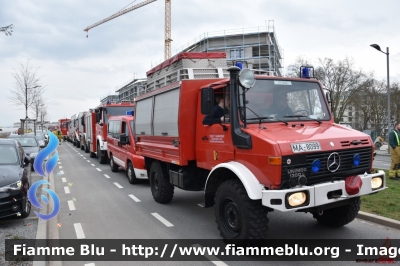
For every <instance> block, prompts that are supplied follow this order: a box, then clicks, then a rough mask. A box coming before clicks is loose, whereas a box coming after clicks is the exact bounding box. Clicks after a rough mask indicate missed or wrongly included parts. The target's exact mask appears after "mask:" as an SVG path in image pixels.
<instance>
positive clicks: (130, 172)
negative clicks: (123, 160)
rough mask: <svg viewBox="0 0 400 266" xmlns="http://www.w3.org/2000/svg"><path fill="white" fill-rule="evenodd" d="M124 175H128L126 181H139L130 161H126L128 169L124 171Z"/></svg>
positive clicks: (134, 182) (133, 182) (135, 182)
mask: <svg viewBox="0 0 400 266" xmlns="http://www.w3.org/2000/svg"><path fill="white" fill-rule="evenodd" d="M126 176H127V177H128V181H129V183H131V184H137V183H139V179H137V178H136V175H135V169H133V165H132V163H131V162H129V163H128V169H127V171H126Z"/></svg>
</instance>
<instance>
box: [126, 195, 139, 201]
mask: <svg viewBox="0 0 400 266" xmlns="http://www.w3.org/2000/svg"><path fill="white" fill-rule="evenodd" d="M128 196H129V197H130V198H131V199H133V200H134V201H136V202H140V199H138V198H136V197H135V196H133V195H132V194H130V195H128Z"/></svg>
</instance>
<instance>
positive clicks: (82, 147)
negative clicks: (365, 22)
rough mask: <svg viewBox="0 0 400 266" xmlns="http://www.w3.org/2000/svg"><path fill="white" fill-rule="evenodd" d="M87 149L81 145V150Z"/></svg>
mask: <svg viewBox="0 0 400 266" xmlns="http://www.w3.org/2000/svg"><path fill="white" fill-rule="evenodd" d="M84 149H85V146H83V144H82V143H81V150H82V151H83V150H84Z"/></svg>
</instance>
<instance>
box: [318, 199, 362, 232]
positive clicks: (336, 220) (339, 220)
mask: <svg viewBox="0 0 400 266" xmlns="http://www.w3.org/2000/svg"><path fill="white" fill-rule="evenodd" d="M360 205H361V200H360V197H358V198H355V199H354V200H353V201H352V202H351V203H350V204H348V205H344V206H340V207H336V208H333V209H328V210H324V212H323V213H322V215H319V214H318V213H316V212H312V215H313V217H314V219H316V220H317V221H318V222H319V223H320V224H323V225H326V226H330V227H340V226H343V225H346V224H348V223H350V222H352V221H353V220H354V219H355V218H356V217H357V214H358V211H359V210H360Z"/></svg>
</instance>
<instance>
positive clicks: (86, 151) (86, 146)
mask: <svg viewBox="0 0 400 266" xmlns="http://www.w3.org/2000/svg"><path fill="white" fill-rule="evenodd" d="M85 153H89V142H87V143H86V145H85Z"/></svg>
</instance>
